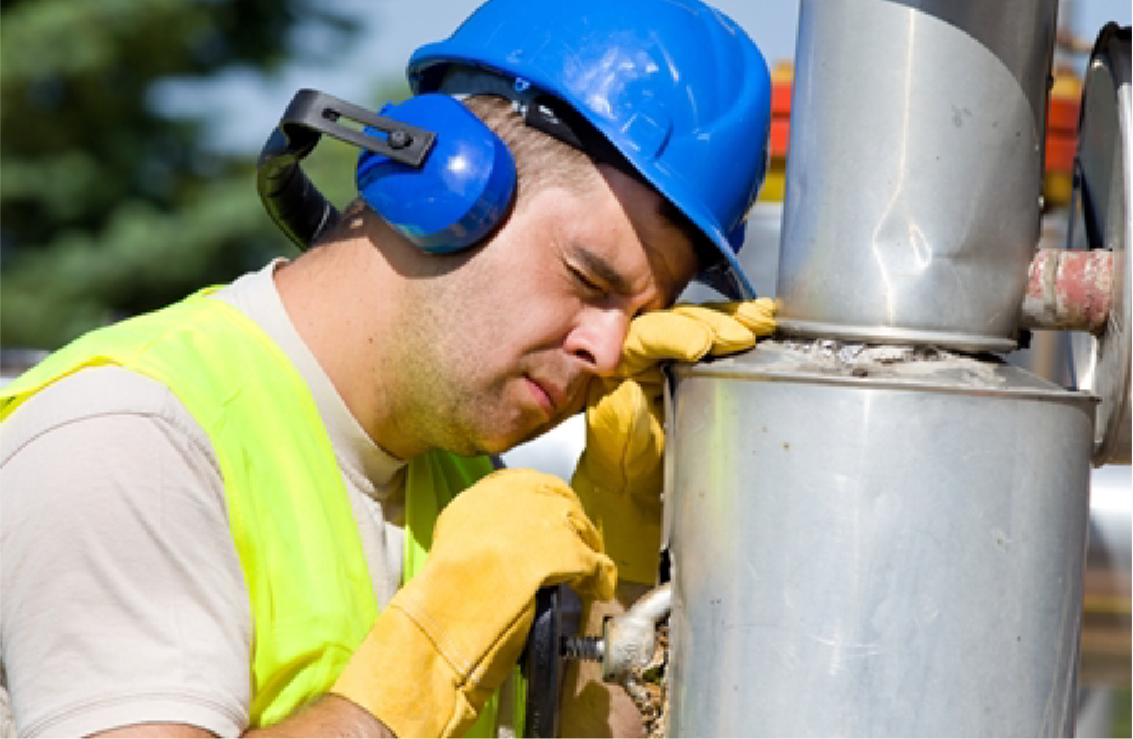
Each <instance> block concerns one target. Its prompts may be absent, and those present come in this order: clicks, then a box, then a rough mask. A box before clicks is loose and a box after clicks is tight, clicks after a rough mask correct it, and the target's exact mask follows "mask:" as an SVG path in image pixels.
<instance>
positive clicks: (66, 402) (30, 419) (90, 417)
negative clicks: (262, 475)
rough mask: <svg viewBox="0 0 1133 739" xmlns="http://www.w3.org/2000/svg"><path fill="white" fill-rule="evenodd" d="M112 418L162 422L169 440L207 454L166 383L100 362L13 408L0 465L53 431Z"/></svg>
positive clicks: (0, 441)
mask: <svg viewBox="0 0 1133 739" xmlns="http://www.w3.org/2000/svg"><path fill="white" fill-rule="evenodd" d="M111 417H118V418H121V417H134V418H135V419H136V421H137V423H138V425H139V426H140V425H146V424H152V423H155V422H158V423H162V424H164V425H166V426H167V427H169V428H170V429H173V430H174V431H175V432H177V433H173V434H170V437H171V440H175V439H177V438H180V439H181V441H182V442H183V443H186V444H193V445H197V446H200V447H201V451H203V452H205V453H206V454H208V455H210V456H211V455H212V450H211V447H210V445H209V444H208V439H207V437H206V436H205V434H204V432H203V431H202V430H201V428H200V426H199V425H197V423H196V421H195V420H194V419H193V417H192V416H191V415H190V414H189V412H188V411H187V410H186V409H185V407H184V405H182V404H181V402H180V401H179V400H178V399H177V396H176V395H174V393H173V392H172V391H171V390H170V389H169V388H168V387H166V386H165V385H163V384H161V383H160V382H157V381H156V380H153V379H151V378H149V377H145V376H144V375H141V374H138V373H136V372H132V371H130V370H128V369H124V368H122V367H115V366H105V367H89V368H86V369H83V370H81V371H79V372H76V373H74V374H72V375H68V376H67V377H64V378H61V379H59V380H57V381H55V382H53V383H51V384H50V385H48V386H47V387H45V388H43V389H42V390H40V391H39V392H38V393H36V394H35V395H33V396H32V397H30V398H28V399H27V400H26V401H25V402H24V403H23V404H22V405H21V406H20V407H19V408H18V409H16V411H15V412H14V413H13V414H12V415H11V416H9V417H8V419H7V420H5V421H4V424H3V433H2V434H0V463H4V462H6V461H7V460H8V459H9V458H10V457H11V456H12V455H13V454H15V453H16V452H17V451H18V450H19V449H21V448H23V447H24V446H25V445H27V444H28V443H31V442H32V441H34V440H36V439H39V438H41V437H43V436H44V435H46V434H48V433H50V432H51V431H53V430H56V429H59V428H62V427H64V426H71V425H74V424H80V423H86V424H87V425H90V426H92V427H95V426H97V425H98V424H97V422H98V421H99V420H100V419H106V418H111ZM119 426H121V424H119Z"/></svg>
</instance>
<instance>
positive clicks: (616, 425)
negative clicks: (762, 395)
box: [571, 298, 775, 584]
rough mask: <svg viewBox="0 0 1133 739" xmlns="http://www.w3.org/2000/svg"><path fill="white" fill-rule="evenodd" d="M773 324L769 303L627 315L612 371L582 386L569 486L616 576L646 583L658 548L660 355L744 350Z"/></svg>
mask: <svg viewBox="0 0 1133 739" xmlns="http://www.w3.org/2000/svg"><path fill="white" fill-rule="evenodd" d="M774 330H775V303H774V301H772V300H770V299H767V298H761V299H759V300H748V301H743V302H734V303H717V304H711V303H710V304H706V305H702V306H697V305H678V306H676V307H674V308H672V309H669V310H662V311H654V312H652V313H646V314H644V315H641V316H638V317H637V318H635V319H634V320H633V321H632V322H631V323H630V327H629V332H628V334H627V335H626V340H625V345H624V346H623V349H622V358H621V361H620V363H619V364H618V371H617V373H616V375H615V376H613V377H603V378H595V380H593V381H592V382H591V385H590V388H589V390H588V398H587V406H586V447H585V449H584V450H583V452H582V457H581V458H580V459H579V462H578V466H577V467H576V468H575V472H574V476H573V477H572V478H571V485H572V487H574V489H575V491H576V492H577V493H578V495H579V498H581V499H582V504H583V506H584V507H585V508H586V512H587V514H588V515H589V516H590V519H591V520H592V521H593V522H594V524H595V525H596V526H597V527H598V529H599V530H600V531H601V532H602V538H603V541H604V542H605V545H606V551H607V553H608V554H609V555H610V556H611V557H612V558H613V560H614V562H615V563H616V564H617V566H618V576H619V577H620V578H621V579H622V580H629V581H633V582H638V583H647V584H652V583H653V582H654V581H655V580H656V576H657V561H658V553H659V550H660V547H661V484H662V459H663V456H662V455H663V454H664V450H665V434H664V408H663V393H664V375H663V374H662V372H661V368H660V367H659V366H658V364H659V363H660V362H664V361H669V360H673V361H680V362H695V361H697V360H700V359H702V358H704V357H705V356H721V355H724V354H731V353H733V352H738V351H743V350H744V349H750V348H751V347H752V346H754V345H755V341H756V338H757V337H759V336H767V335H768V334H771V333H772V332H773V331H774Z"/></svg>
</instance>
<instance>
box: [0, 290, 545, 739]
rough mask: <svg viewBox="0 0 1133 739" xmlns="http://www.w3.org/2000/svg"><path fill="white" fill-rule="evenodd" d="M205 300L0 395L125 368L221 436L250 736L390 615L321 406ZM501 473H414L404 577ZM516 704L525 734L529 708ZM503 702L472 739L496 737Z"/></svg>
mask: <svg viewBox="0 0 1133 739" xmlns="http://www.w3.org/2000/svg"><path fill="white" fill-rule="evenodd" d="M214 290H215V288H209V289H206V290H203V291H201V292H199V293H197V294H195V295H193V296H190V297H189V298H186V299H185V300H183V301H181V302H179V303H175V304H174V305H171V306H169V307H168V308H164V309H162V310H159V311H155V312H153V313H148V314H145V315H142V316H138V317H136V318H132V319H130V320H127V321H123V322H121V323H118V324H115V325H113V326H109V327H106V328H103V329H99V330H97V331H93V332H91V333H89V334H87V335H85V336H83V337H81V338H79V339H78V340H76V341H74V342H72V343H71V344H69V345H68V346H66V347H64V348H62V349H60V350H59V351H58V352H55V353H54V354H52V355H51V356H49V357H48V358H47V359H45V360H44V361H43V362H41V363H40V364H39V365H37V366H36V367H34V368H33V369H32V370H30V371H29V372H27V373H25V374H24V375H22V376H21V377H20V378H18V379H17V380H15V381H14V382H12V383H11V384H9V385H8V386H6V387H5V388H3V390H2V391H0V420H3V419H5V418H7V417H8V416H9V415H10V414H11V413H12V412H13V411H14V410H15V409H16V408H18V407H19V405H20V404H21V403H23V401H24V400H26V399H27V398H29V397H31V396H32V395H33V394H35V393H36V392H38V391H39V390H41V389H42V388H44V387H46V386H47V385H49V384H51V383H52V382H55V381H57V380H59V379H62V378H63V377H66V376H68V375H71V374H73V373H75V372H78V371H79V370H81V369H84V368H86V367H98V366H108V365H113V366H119V367H124V368H126V369H129V370H132V371H134V372H137V373H139V374H142V375H145V376H147V377H150V378H152V379H154V380H157V381H158V382H161V383H162V384H163V385H165V386H166V387H168V388H169V389H170V390H171V391H172V392H173V393H174V394H175V395H176V396H177V398H178V399H179V400H180V401H181V402H182V404H184V406H185V408H186V409H187V410H188V411H189V413H190V414H192V416H193V418H194V419H195V420H196V421H197V423H198V424H200V426H201V427H202V428H203V429H204V431H205V432H206V433H207V434H208V436H209V440H210V441H211V442H212V446H213V450H214V452H215V454H216V457H217V462H218V464H219V467H220V472H221V477H222V479H223V481H224V490H225V497H226V499H227V501H228V516H229V525H230V528H231V532H232V537H233V540H234V541H235V544H236V551H237V554H238V555H239V558H240V565H241V568H242V569H243V572H244V580H245V583H246V584H247V587H248V594H249V597H250V600H251V613H252V622H253V626H254V632H253V633H254V637H253V647H252V655H251V657H252V664H251V667H252V705H251V709H250V727H251V728H258V727H263V726H270V725H272V724H274V723H277V722H279V721H281V720H283V719H284V718H286V717H287V716H288V715H290V714H291V713H292V712H294V711H295V710H296V709H297V708H299V707H300V706H302V705H303V704H304V703H306V702H308V701H309V700H311V699H312V698H315V697H317V696H319V695H321V694H323V693H325V692H326V691H327V690H329V689H330V687H331V686H332V685H333V684H334V681H335V679H336V678H337V677H338V675H339V673H340V672H341V671H342V669H343V667H345V665H346V663H347V662H348V661H349V659H350V656H351V654H353V652H354V650H355V649H356V648H357V646H358V644H359V643H361V641H362V639H363V638H364V637H365V636H366V634H367V632H368V631H369V629H370V626H371V625H372V623H373V621H374V619H375V618H376V617H377V614H378V608H377V603H376V601H375V599H374V593H373V587H372V584H371V580H370V577H369V572H368V570H367V567H366V560H365V557H364V555H363V552H362V544H361V540H360V539H359V535H358V528H357V522H356V521H355V519H354V515H353V513H352V511H351V508H350V501H349V498H348V497H347V492H346V486H345V483H344V482H343V479H342V473H341V472H340V470H339V468H338V464H337V462H336V460H335V456H334V450H333V449H332V447H331V442H330V437H329V436H328V434H327V431H326V428H325V427H324V425H323V422H322V420H321V418H320V417H319V413H318V409H317V407H316V406H315V400H314V398H313V397H312V395H311V392H310V390H309V389H308V388H307V385H306V383H305V382H304V380H303V378H302V377H301V376H300V375H299V373H298V372H297V371H296V369H295V367H294V366H293V365H292V364H291V362H290V360H289V359H288V358H287V356H286V355H285V354H284V352H283V350H282V349H280V348H279V346H278V345H277V344H275V342H273V341H272V340H271V339H270V338H269V337H268V336H267V334H265V333H264V332H263V330H262V329H260V327H259V326H257V325H256V324H255V323H254V322H253V321H251V320H250V319H249V318H248V317H247V316H245V315H244V314H243V313H241V312H240V311H239V310H237V309H235V308H233V307H232V306H230V305H229V304H228V303H226V302H224V301H223V300H219V299H216V298H211V297H209V295H210V294H211V293H212V292H213V291H214ZM491 471H492V463H491V460H490V459H489V458H488V457H475V458H461V457H458V456H456V455H453V454H449V453H447V452H440V451H434V452H430V453H428V454H425V455H423V456H421V457H419V458H417V459H414V460H413V461H411V462H410V463H409V469H408V471H407V480H406V522H407V525H406V537H405V539H406V546H405V571H404V572H405V579H406V581H408V579H409V578H411V577H412V576H413V575H414V574H415V573H416V572H417V571H419V569H420V567H421V565H422V564H423V563H424V560H425V556H426V554H427V553H428V550H429V547H430V546H431V544H432V535H433V524H434V522H435V520H436V517H437V515H438V514H439V513H440V511H441V510H442V509H443V508H444V506H445V505H446V504H447V503H448V502H449V501H450V500H451V499H452V497H453V496H454V495H456V494H457V493H459V492H460V491H461V490H463V489H465V488H467V487H468V486H469V485H471V484H472V483H474V482H476V480H478V479H480V478H481V477H483V476H484V475H486V474H488V473H489V472H491ZM520 692H521V695H520V696H519V698H520V700H517V701H516V713H517V716H516V719H515V720H516V721H517V723H516V727H517V729H518V730H519V732H522V718H523V703H524V701H523V700H522V690H521V691H520ZM495 726H496V715H495V698H493V699H492V701H491V702H490V703H489V705H488V706H486V707H485V709H484V711H482V713H481V715H480V717H479V718H478V720H477V721H476V723H475V725H474V726H473V727H472V729H471V730H470V732H469V733H468V734H467V736H493V735H494V733H495Z"/></svg>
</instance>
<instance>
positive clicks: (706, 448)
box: [666, 341, 1096, 736]
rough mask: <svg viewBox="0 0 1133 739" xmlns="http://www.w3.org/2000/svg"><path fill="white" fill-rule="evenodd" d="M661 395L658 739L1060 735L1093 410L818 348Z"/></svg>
mask: <svg viewBox="0 0 1133 739" xmlns="http://www.w3.org/2000/svg"><path fill="white" fill-rule="evenodd" d="M675 374H676V380H675V382H676V391H675V397H673V398H672V399H671V403H672V408H673V412H672V413H671V415H670V416H669V419H670V421H669V423H670V428H669V429H668V434H669V437H668V440H667V443H666V455H667V459H666V464H667V466H668V470H667V471H668V473H670V474H671V481H672V482H671V483H669V484H670V487H669V488H668V490H667V493H666V496H667V497H666V519H667V529H668V533H667V536H668V544H669V551H670V554H671V560H672V582H673V604H672V609H673V610H672V615H671V617H670V639H671V654H670V672H669V677H668V679H669V695H670V701H671V703H670V717H669V722H670V723H669V733H670V735H672V736H759V735H778V736H926V735H927V736H994V735H999V736H1007V735H1011V736H1020V735H1021V736H1056V735H1069V733H1070V732H1071V731H1072V727H1073V719H1074V706H1075V697H1076V690H1075V688H1076V677H1075V676H1076V666H1077V661H1078V632H1079V626H1080V620H1081V598H1082V568H1083V556H1084V551H1085V548H1086V532H1087V517H1088V498H1089V480H1090V455H1091V451H1092V445H1093V418H1094V406H1095V403H1096V398H1094V397H1093V396H1091V395H1089V394H1086V393H1080V392H1069V391H1065V390H1062V389H1061V388H1059V387H1058V386H1056V385H1054V384H1052V383H1049V382H1046V381H1045V380H1042V379H1040V378H1038V377H1035V376H1034V375H1031V374H1030V373H1028V372H1025V371H1023V370H1020V369H1018V368H1015V367H1011V366H1008V365H1003V364H998V363H991V362H987V361H977V360H974V359H971V358H968V357H966V356H964V355H959V354H953V353H949V352H944V351H938V350H935V349H932V348H927V347H912V346H880V347H876V346H875V347H870V346H863V345H845V344H840V343H836V342H832V341H818V342H808V343H802V342H796V343H791V342H785V341H773V342H766V343H762V344H760V346H759V347H758V348H757V349H755V350H754V351H752V352H749V353H747V354H744V355H741V356H738V357H735V358H728V359H723V360H718V361H714V362H711V363H704V364H699V365H695V366H685V367H681V368H678V369H677V370H676V373H675Z"/></svg>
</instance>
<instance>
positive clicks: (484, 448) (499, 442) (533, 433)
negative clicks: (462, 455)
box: [478, 411, 578, 454]
mask: <svg viewBox="0 0 1133 739" xmlns="http://www.w3.org/2000/svg"><path fill="white" fill-rule="evenodd" d="M577 412H578V411H575V412H573V413H569V414H564V415H562V416H560V417H557V418H554V419H551V420H550V421H546V422H544V423H542V424H540V425H539V426H537V427H535V428H534V429H531V430H528V431H517V432H512V433H510V434H506V435H500V436H498V437H492V438H488V437H487V435H486V436H485V438H484V439H482V440H481V442H480V444H479V449H480V451H479V452H478V453H479V454H503V453H504V452H508V451H511V450H512V449H514V448H515V447H517V446H520V445H521V444H526V443H527V442H529V441H532V440H534V439H537V438H539V437H540V436H542V435H543V434H545V433H547V432H548V431H551V430H552V429H554V428H556V427H557V426H559V425H560V424H562V422H563V421H565V420H567V419H568V418H570V417H571V416H573V415H575V414H576V413H577Z"/></svg>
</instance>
